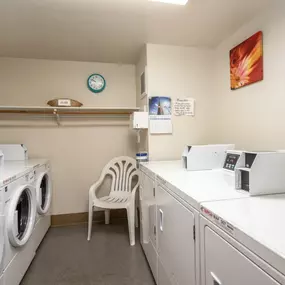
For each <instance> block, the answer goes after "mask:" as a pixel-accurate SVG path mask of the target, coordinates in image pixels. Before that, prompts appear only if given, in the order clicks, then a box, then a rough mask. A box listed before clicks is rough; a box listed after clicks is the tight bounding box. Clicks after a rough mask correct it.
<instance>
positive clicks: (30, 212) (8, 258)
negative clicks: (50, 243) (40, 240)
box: [0, 166, 36, 285]
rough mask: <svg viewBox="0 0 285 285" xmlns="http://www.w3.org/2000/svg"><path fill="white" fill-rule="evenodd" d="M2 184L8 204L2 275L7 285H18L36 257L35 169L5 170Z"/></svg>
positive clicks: (5, 207) (6, 205)
mask: <svg viewBox="0 0 285 285" xmlns="http://www.w3.org/2000/svg"><path fill="white" fill-rule="evenodd" d="M0 183H1V184H0V189H1V191H2V193H3V198H4V202H5V204H4V216H5V219H4V221H5V226H4V256H3V262H2V266H1V272H3V277H4V284H9V285H18V284H19V283H20V282H21V280H22V278H23V276H24V274H25V273H26V271H27V269H28V267H29V265H30V263H31V262H32V260H33V258H34V256H35V251H34V246H33V243H32V240H31V235H32V233H33V229H34V225H35V218H36V203H35V200H36V197H35V187H34V185H33V184H34V173H33V169H32V168H22V167H21V168H19V167H16V166H14V167H13V166H7V167H6V166H5V168H4V171H3V173H2V174H1V176H0Z"/></svg>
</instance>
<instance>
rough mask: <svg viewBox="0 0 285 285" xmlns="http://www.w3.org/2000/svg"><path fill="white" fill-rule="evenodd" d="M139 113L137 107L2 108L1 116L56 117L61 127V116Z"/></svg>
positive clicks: (84, 116)
mask: <svg viewBox="0 0 285 285" xmlns="http://www.w3.org/2000/svg"><path fill="white" fill-rule="evenodd" d="M135 111H139V108H136V107H36V106H34V107H33V106H0V115H1V114H3V115H4V114H6V115H12V114H15V115H27V116H29V115H31V116H34V115H43V118H44V116H45V115H48V116H54V117H55V119H56V122H57V124H58V125H60V116H63V117H64V116H74V117H76V116H79V117H80V118H87V117H88V116H89V117H91V116H94V117H101V116H116V117H119V116H120V117H121V116H126V115H128V116H129V115H131V114H132V113H133V112H135Z"/></svg>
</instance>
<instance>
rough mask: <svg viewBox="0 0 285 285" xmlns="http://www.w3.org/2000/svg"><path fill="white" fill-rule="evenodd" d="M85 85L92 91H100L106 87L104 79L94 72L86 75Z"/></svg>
mask: <svg viewBox="0 0 285 285" xmlns="http://www.w3.org/2000/svg"><path fill="white" fill-rule="evenodd" d="M87 86H88V89H89V90H90V91H92V92H93V93H100V92H102V91H103V90H104V89H105V87H106V80H105V78H104V77H103V76H102V75H100V74H97V73H94V74H91V75H90V76H89V77H88V80H87Z"/></svg>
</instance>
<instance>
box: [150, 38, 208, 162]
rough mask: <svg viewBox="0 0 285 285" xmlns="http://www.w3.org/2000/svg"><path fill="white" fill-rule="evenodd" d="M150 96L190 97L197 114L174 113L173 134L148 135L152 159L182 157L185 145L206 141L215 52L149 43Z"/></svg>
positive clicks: (173, 98)
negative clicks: (180, 114) (179, 115)
mask: <svg viewBox="0 0 285 285" xmlns="http://www.w3.org/2000/svg"><path fill="white" fill-rule="evenodd" d="M147 68H148V91H149V96H169V97H171V98H172V100H173V101H174V100H175V99H176V98H179V97H180V98H183V97H191V98H194V99H195V100H196V115H195V117H186V116H183V117H176V116H174V115H173V116H172V121H173V134H171V135H151V134H150V135H149V153H150V159H152V160H161V159H162V160H168V159H179V158H180V157H181V154H182V151H183V148H184V146H185V145H186V144H200V143H207V142H208V141H207V140H206V137H207V131H208V128H207V124H208V122H209V120H211V118H209V116H208V114H209V108H210V107H211V106H210V104H209V101H210V98H211V97H212V96H214V92H213V86H212V82H213V81H212V75H213V51H212V50H208V49H198V48H191V47H190V48H189V47H188V48H187V47H178V46H163V45H153V44H148V45H147Z"/></svg>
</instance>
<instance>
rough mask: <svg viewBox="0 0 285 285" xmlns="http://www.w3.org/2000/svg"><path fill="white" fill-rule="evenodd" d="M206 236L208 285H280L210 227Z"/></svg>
mask: <svg viewBox="0 0 285 285" xmlns="http://www.w3.org/2000/svg"><path fill="white" fill-rule="evenodd" d="M204 234H205V245H204V246H205V269H206V272H204V274H205V275H206V276H205V277H206V285H241V284H254V285H255V284H256V285H280V283H278V282H277V281H275V280H274V279H273V278H272V277H271V276H269V275H268V274H267V273H266V272H264V271H263V270H262V269H261V268H259V267H258V266H257V265H256V264H255V263H253V262H252V261H251V260H250V259H248V258H247V257H246V256H244V255H243V254H242V253H241V252H239V251H238V250H237V249H236V248H234V247H233V246H232V245H231V244H229V243H228V242H227V241H225V240H224V239H223V238H222V237H220V236H219V235H218V234H217V233H215V232H214V231H213V230H211V229H210V228H209V227H206V228H205V229H204Z"/></svg>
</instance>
